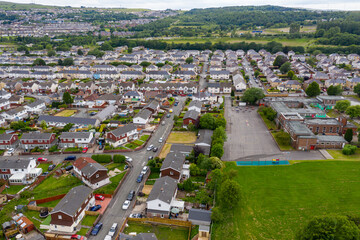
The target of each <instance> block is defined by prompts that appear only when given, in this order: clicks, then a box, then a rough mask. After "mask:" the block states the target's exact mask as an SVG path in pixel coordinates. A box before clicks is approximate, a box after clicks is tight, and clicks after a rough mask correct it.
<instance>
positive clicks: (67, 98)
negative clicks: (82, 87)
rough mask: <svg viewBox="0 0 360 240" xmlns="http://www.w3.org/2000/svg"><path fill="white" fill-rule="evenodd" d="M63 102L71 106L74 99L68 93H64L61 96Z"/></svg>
mask: <svg viewBox="0 0 360 240" xmlns="http://www.w3.org/2000/svg"><path fill="white" fill-rule="evenodd" d="M63 102H64V103H66V104H71V103H73V102H74V99H73V98H72V97H71V95H70V93H69V92H64V94H63Z"/></svg>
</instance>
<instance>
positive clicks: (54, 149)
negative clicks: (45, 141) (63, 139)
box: [49, 145, 58, 152]
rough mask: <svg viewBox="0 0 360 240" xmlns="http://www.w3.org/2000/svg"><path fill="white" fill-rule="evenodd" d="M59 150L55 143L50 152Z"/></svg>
mask: <svg viewBox="0 0 360 240" xmlns="http://www.w3.org/2000/svg"><path fill="white" fill-rule="evenodd" d="M57 150H58V147H57V145H54V146H52V147H51V148H49V152H56V151H57Z"/></svg>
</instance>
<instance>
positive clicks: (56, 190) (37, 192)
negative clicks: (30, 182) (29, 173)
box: [33, 174, 81, 199]
mask: <svg viewBox="0 0 360 240" xmlns="http://www.w3.org/2000/svg"><path fill="white" fill-rule="evenodd" d="M79 185H81V181H80V180H79V179H78V178H76V177H74V176H72V175H70V174H65V175H62V176H61V177H60V178H55V177H54V176H50V177H48V178H47V179H45V180H44V181H43V182H42V183H40V184H39V185H38V186H37V187H36V188H35V189H34V191H33V193H34V199H42V198H47V197H51V196H56V195H60V194H64V193H67V192H68V191H69V190H70V189H71V188H73V187H76V186H79Z"/></svg>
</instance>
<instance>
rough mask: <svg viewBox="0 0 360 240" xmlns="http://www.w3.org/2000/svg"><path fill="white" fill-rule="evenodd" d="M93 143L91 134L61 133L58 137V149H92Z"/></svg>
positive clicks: (93, 139)
mask: <svg viewBox="0 0 360 240" xmlns="http://www.w3.org/2000/svg"><path fill="white" fill-rule="evenodd" d="M94 142H95V138H94V133H92V132H62V133H61V135H60V137H59V147H61V148H71V147H80V148H83V147H92V146H93V144H94Z"/></svg>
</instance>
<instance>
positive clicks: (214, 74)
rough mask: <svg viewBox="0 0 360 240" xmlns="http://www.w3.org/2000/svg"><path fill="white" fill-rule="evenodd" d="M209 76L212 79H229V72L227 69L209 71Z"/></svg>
mask: <svg viewBox="0 0 360 240" xmlns="http://www.w3.org/2000/svg"><path fill="white" fill-rule="evenodd" d="M210 78H212V79H216V80H217V79H218V80H223V79H229V78H230V72H229V71H227V70H221V71H210Z"/></svg>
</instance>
